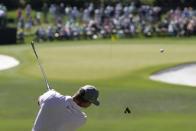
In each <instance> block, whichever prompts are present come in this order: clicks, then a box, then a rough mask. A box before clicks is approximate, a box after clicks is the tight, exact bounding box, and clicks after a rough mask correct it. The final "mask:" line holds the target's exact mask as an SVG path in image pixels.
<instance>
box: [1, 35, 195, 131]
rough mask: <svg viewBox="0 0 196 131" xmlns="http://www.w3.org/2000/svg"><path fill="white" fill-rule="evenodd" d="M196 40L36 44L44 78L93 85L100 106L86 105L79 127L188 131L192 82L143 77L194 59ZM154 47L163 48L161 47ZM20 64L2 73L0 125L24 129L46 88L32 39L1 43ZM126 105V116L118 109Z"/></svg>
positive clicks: (61, 87)
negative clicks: (181, 83)
mask: <svg viewBox="0 0 196 131" xmlns="http://www.w3.org/2000/svg"><path fill="white" fill-rule="evenodd" d="M195 40H196V39H195V38H192V39H186V38H182V39H177V38H153V39H125V40H116V41H111V40H97V41H94V40H92V41H85V40H82V41H72V42H71V41H65V42H52V43H40V44H37V45H36V46H37V51H38V54H39V56H40V59H41V62H42V64H43V66H44V68H45V71H46V74H47V76H48V79H49V82H50V84H51V85H52V87H53V88H54V89H56V90H57V91H59V92H61V93H62V94H69V95H72V94H73V93H74V92H75V91H76V90H77V89H78V88H79V87H81V86H83V85H86V84H92V85H95V86H96V87H97V88H98V89H99V90H100V102H101V105H100V107H95V106H92V107H91V108H89V109H87V110H84V111H85V112H86V113H87V115H88V121H87V123H86V125H85V126H84V127H82V128H81V129H80V130H79V131H108V130H111V131H166V130H167V131H193V130H194V129H195V128H196V125H195V123H196V105H195V100H196V95H195V94H196V88H194V87H188V86H178V85H170V84H165V83H160V82H155V81H151V80H149V76H150V75H151V74H152V73H154V72H157V71H159V70H161V69H165V68H168V67H171V66H175V65H178V64H182V63H189V62H195V61H196V60H195V59H196V58H195V57H196V43H195ZM160 49H165V51H164V53H160ZM0 54H5V55H10V56H13V57H15V58H16V59H18V60H19V61H20V65H19V66H17V67H15V68H12V69H9V70H4V71H0V98H1V99H0V131H29V130H31V128H32V124H33V121H34V119H35V116H36V113H37V111H38V109H39V107H38V105H37V98H38V96H39V95H41V94H42V93H43V92H44V91H45V84H44V81H43V79H42V76H41V73H40V70H39V67H38V65H37V63H36V60H35V57H34V54H33V51H32V49H31V46H30V44H24V45H15V46H0ZM127 106H128V107H130V109H131V110H132V114H124V109H125V108H126V107H127Z"/></svg>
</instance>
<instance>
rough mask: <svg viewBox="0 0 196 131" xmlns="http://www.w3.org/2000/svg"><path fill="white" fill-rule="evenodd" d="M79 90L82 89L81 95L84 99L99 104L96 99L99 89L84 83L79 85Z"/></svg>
mask: <svg viewBox="0 0 196 131" xmlns="http://www.w3.org/2000/svg"><path fill="white" fill-rule="evenodd" d="M80 90H83V91H84V95H83V99H84V100H87V101H89V102H91V103H93V104H95V105H96V106H98V105H99V104H100V102H99V101H98V97H99V91H98V90H97V89H96V87H94V86H92V85H85V86H83V87H81V88H80Z"/></svg>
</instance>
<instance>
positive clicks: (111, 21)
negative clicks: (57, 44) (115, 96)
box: [17, 2, 196, 41]
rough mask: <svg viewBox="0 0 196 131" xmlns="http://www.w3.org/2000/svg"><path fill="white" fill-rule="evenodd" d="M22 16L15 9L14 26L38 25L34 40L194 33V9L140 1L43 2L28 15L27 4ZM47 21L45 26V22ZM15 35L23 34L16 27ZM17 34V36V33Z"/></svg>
mask: <svg viewBox="0 0 196 131" xmlns="http://www.w3.org/2000/svg"><path fill="white" fill-rule="evenodd" d="M25 10H26V14H25V17H24V16H23V15H22V9H20V8H19V9H18V12H17V19H18V29H19V30H21V29H22V30H24V29H25V30H31V28H32V27H33V26H36V25H38V27H39V28H38V29H37V30H36V32H35V35H36V40H37V41H39V40H54V39H81V38H85V39H97V38H110V37H112V36H115V37H118V38H122V37H134V36H138V35H144V36H146V37H151V36H192V35H195V34H196V10H194V9H192V8H191V7H187V8H183V9H180V8H177V9H171V10H170V11H168V12H166V13H165V12H163V11H162V9H161V7H157V6H149V5H142V6H140V7H136V6H135V4H134V3H133V2H132V3H130V4H127V5H122V4H121V3H117V4H115V5H105V6H103V5H102V6H97V5H94V4H93V3H89V4H88V5H87V6H85V7H84V8H78V7H76V6H73V7H71V6H65V5H64V4H63V3H61V4H60V5H56V4H51V5H47V4H44V5H43V8H42V11H41V12H36V13H35V17H32V9H31V6H30V5H27V6H26V9H25ZM46 25H47V26H46ZM18 34H19V36H20V35H21V36H24V32H23V31H19V33H18ZM19 38H20V37H19Z"/></svg>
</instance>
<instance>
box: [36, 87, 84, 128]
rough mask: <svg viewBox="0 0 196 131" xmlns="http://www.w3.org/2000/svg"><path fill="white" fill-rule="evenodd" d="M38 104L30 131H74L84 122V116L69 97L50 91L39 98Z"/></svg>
mask: <svg viewBox="0 0 196 131" xmlns="http://www.w3.org/2000/svg"><path fill="white" fill-rule="evenodd" d="M39 103H40V110H39V112H38V114H37V117H36V119H35V123H34V126H33V129H32V131H76V129H77V128H79V127H81V126H82V125H84V124H85V122H86V118H87V116H86V114H85V113H84V112H81V108H80V107H79V106H78V105H77V104H76V103H75V102H74V101H73V99H72V97H71V96H63V95H61V94H60V93H58V92H56V91H54V90H50V91H48V92H46V93H44V94H43V95H42V96H40V97H39Z"/></svg>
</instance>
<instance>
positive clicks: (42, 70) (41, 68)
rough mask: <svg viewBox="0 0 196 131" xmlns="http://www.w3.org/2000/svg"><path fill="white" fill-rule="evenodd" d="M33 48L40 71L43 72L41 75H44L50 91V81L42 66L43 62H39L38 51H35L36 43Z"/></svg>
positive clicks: (32, 44)
mask: <svg viewBox="0 0 196 131" xmlns="http://www.w3.org/2000/svg"><path fill="white" fill-rule="evenodd" d="M31 46H32V48H33V51H34V54H35V56H36V59H37V62H38V65H39V67H40V70H41V73H42V75H43V78H44V81H45V84H46V87H47V90H50V86H49V82H48V79H47V77H46V73H45V71H44V68H43V66H42V64H41V62H40V60H39V57H38V55H37V52H36V50H35V45H34V43H31Z"/></svg>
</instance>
